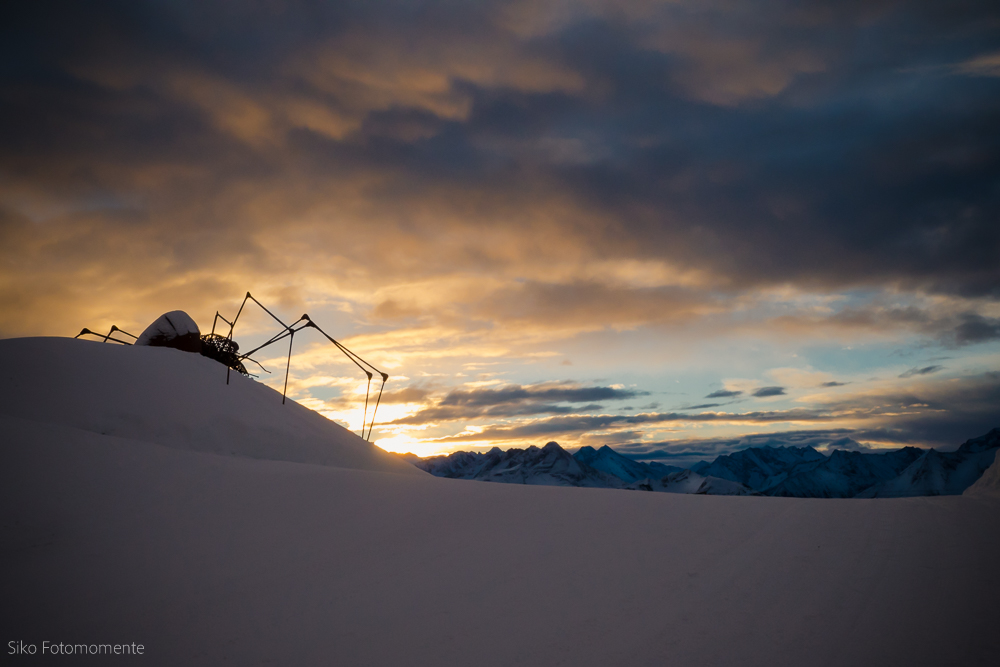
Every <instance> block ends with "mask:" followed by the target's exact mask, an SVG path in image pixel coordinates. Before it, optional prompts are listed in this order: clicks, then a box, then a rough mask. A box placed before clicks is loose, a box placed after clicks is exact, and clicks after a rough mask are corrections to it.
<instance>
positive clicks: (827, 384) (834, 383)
mask: <svg viewBox="0 0 1000 667" xmlns="http://www.w3.org/2000/svg"><path fill="white" fill-rule="evenodd" d="M847 384H849V383H848V382H837V381H836V380H831V381H830V382H824V383H822V384H821V385H820V386H821V387H843V386H844V385H847Z"/></svg>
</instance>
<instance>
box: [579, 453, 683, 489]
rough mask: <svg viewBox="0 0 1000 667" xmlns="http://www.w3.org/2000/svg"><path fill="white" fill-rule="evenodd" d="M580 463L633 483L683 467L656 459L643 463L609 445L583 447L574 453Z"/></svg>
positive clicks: (656, 477) (657, 477)
mask: <svg viewBox="0 0 1000 667" xmlns="http://www.w3.org/2000/svg"><path fill="white" fill-rule="evenodd" d="M573 458H575V459H576V460H577V461H579V462H580V463H585V464H587V465H588V466H590V467H591V468H596V469H597V470H601V471H603V472H606V473H608V474H609V475H614V476H615V477H617V478H618V479H620V480H622V481H624V482H628V483H632V482H638V481H639V480H643V479H660V478H661V477H663V476H665V475H669V474H670V473H672V472H680V471H681V470H683V468H679V467H677V466H668V465H664V464H662V463H658V462H656V461H653V462H650V463H643V462H641V461H633V460H632V459H630V458H628V457H626V456H622V455H621V454H619V453H618V452H616V451H615V450H613V449H611V448H610V447H608V446H607V445H604V446H603V447H601V448H600V449H594V448H593V447H581V448H580V449H579V450H577V451H576V452H575V453H574V454H573Z"/></svg>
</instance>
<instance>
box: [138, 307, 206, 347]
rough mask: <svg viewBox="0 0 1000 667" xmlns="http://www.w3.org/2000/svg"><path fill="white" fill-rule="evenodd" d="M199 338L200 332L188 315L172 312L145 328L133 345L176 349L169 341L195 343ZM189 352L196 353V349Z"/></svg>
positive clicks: (177, 311)
mask: <svg viewBox="0 0 1000 667" xmlns="http://www.w3.org/2000/svg"><path fill="white" fill-rule="evenodd" d="M199 336H201V332H200V331H199V330H198V325H197V324H195V322H194V320H193V319H191V316H190V315H188V314H187V313H185V312H184V311H183V310H172V311H170V312H169V313H164V314H163V315H160V316H159V317H158V318H156V319H155V320H154V321H153V323H152V324H150V325H149V326H148V327H146V328H145V329H144V330H143V332H142V333H141V334H139V338H138V339H137V340H136V341H135V344H136V345H170V346H171V347H177V345H175V344H172V343H171V341H175V340H177V339H181V340H190V341H191V342H192V343H197V341H198V339H199ZM189 351H197V348H192V349H191V350H189Z"/></svg>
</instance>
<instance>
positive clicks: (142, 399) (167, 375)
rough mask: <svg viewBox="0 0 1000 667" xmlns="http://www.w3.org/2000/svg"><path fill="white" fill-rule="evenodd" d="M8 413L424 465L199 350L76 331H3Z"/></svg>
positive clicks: (217, 446) (97, 428) (326, 457)
mask: <svg viewBox="0 0 1000 667" xmlns="http://www.w3.org/2000/svg"><path fill="white" fill-rule="evenodd" d="M0 385H2V387H3V389H2V391H3V400H2V401H0V414H7V415H12V416H16V417H20V418H22V419H29V420H33V421H37V422H43V423H50V424H59V425H61V426H69V427H72V428H77V429H82V430H84V431H91V432H93V433H98V434H102V435H111V436H117V437H120V438H129V439H133V440H143V441H145V442H151V443H155V444H158V445H165V446H167V447H174V448H178V449H191V450H197V451H201V452H212V453H215V454H226V455H232V456H245V457H249V458H257V459H280V460H283V461H297V462H300V463H318V464H321V465H330V466H338V467H342V468H358V469H362V470H384V471H391V472H398V473H405V474H414V475H424V473H423V472H421V471H419V470H417V469H416V468H414V467H413V466H412V465H410V464H408V463H406V462H404V461H401V460H400V459H399V458H398V457H396V456H393V455H391V454H388V453H387V452H385V451H383V450H381V449H379V448H377V447H375V446H373V445H371V444H370V443H367V442H365V441H364V439H362V438H360V437H359V436H357V435H355V434H354V433H351V432H350V431H348V430H347V429H345V428H343V427H342V426H340V425H338V424H335V423H334V422H332V421H330V420H329V419H326V418H325V417H323V416H322V415H319V414H317V413H316V412H313V411H312V410H309V409H308V408H305V407H303V406H301V405H299V404H298V403H295V402H294V401H287V402H286V403H285V404H284V405H282V403H281V395H280V394H279V393H277V392H276V391H274V390H273V389H271V388H270V387H267V386H266V385H263V384H261V383H259V382H255V381H254V380H251V379H250V378H247V377H244V376H242V375H240V374H239V373H230V374H229V384H228V385H227V384H226V367H225V366H223V365H221V364H219V363H218V362H215V361H212V360H211V359H208V358H206V357H203V356H201V355H199V354H192V353H190V352H182V351H180V350H175V349H172V348H167V347H144V346H136V345H133V346H125V345H115V344H111V343H100V342H93V341H85V340H76V339H69V338H16V339H11V340H0Z"/></svg>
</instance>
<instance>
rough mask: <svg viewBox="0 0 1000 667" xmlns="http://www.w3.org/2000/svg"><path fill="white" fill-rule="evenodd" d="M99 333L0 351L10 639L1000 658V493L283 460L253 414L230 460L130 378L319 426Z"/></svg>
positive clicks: (196, 418) (547, 660)
mask: <svg viewBox="0 0 1000 667" xmlns="http://www.w3.org/2000/svg"><path fill="white" fill-rule="evenodd" d="M78 343H79V345H74V346H72V347H66V346H64V345H63V342H62V341H20V342H18V341H0V365H3V366H7V367H8V368H7V370H6V371H5V375H4V377H3V384H2V385H0V386H2V387H3V389H2V391H3V395H2V399H3V400H2V404H3V411H4V412H5V413H6V414H5V415H0V433H3V438H2V440H0V475H2V478H0V502H2V505H0V506H2V507H3V508H4V514H3V517H2V521H0V571H2V572H3V576H2V577H0V596H2V599H3V601H4V604H3V605H0V627H2V628H4V631H5V633H6V635H7V641H9V640H12V639H13V640H16V639H20V640H23V641H25V642H34V643H37V644H39V645H40V643H41V641H42V640H43V639H47V640H48V641H56V642H60V641H61V642H112V643H126V642H139V643H142V644H144V646H145V647H146V652H145V655H143V656H141V657H139V658H135V659H133V660H129V659H127V658H117V657H116V658H115V660H114V662H115V663H116V664H118V663H120V664H142V665H219V664H233V665H261V664H280V665H352V666H354V665H416V666H421V665H434V666H435V667H437V666H440V665H477V666H480V665H481V666H486V667H489V666H492V665H497V666H500V665H504V666H506V665H539V666H543V665H559V664H563V665H574V666H575V665H580V666H588V665H601V666H604V665H649V666H654V665H655V666H657V667H660V666H662V665H670V666H672V667H684V666H687V665H713V666H714V665H720V666H727V665H734V666H735V665H740V666H748V667H754V666H757V665H760V666H762V667H763V666H766V667H778V666H783V665H789V666H792V665H794V666H799V665H815V666H819V667H823V666H831V667H833V666H841V665H906V666H908V667H910V666H913V667H920V666H923V665H928V666H930V665H934V666H938V665H963V666H977V665H993V664H995V659H996V656H997V655H998V654H1000V633H997V632H996V628H997V627H998V624H1000V606H998V605H997V604H996V600H997V598H998V594H1000V570H998V569H997V568H996V566H995V560H996V554H997V553H1000V499H995V498H990V497H986V498H979V497H962V496H950V497H940V498H901V499H886V500H881V501H878V502H872V501H860V500H809V499H798V498H760V497H756V498H746V497H725V496H694V495H682V494H668V493H641V492H636V491H625V490H610V489H586V488H560V487H552V486H523V485H510V484H482V483H478V482H470V481H463V480H450V479H440V478H436V477H432V476H430V475H425V474H423V473H419V474H410V475H401V474H391V473H387V472H381V471H373V470H359V469H348V468H344V467H333V466H332V465H315V464H304V463H290V462H286V461H278V460H263V457H260V456H253V453H254V451H253V449H248V450H243V449H242V448H240V447H239V446H238V443H239V442H240V441H241V440H242V439H243V438H246V437H251V438H252V436H253V434H252V433H251V432H250V431H248V430H247V429H246V428H242V427H241V428H237V427H236V426H233V428H236V429H237V431H236V433H234V434H230V435H228V436H227V435H226V432H225V429H224V428H222V427H221V426H219V427H217V430H216V431H215V434H216V436H215V437H217V438H224V439H227V442H229V443H231V444H229V445H227V446H226V447H225V448H222V449H223V451H222V453H223V454H224V455H218V454H212V453H205V452H204V451H195V450H196V449H198V447H195V446H188V447H181V446H178V444H177V442H176V441H175V440H172V438H175V437H180V435H179V434H181V433H184V432H186V433H187V436H188V437H189V438H192V439H193V440H194V441H199V438H201V435H200V430H201V429H202V428H203V427H204V425H205V424H204V421H203V420H204V416H203V415H202V413H201V412H199V410H196V409H193V408H192V406H191V404H189V403H186V402H184V401H179V402H177V403H171V404H170V406H169V407H168V406H164V405H161V404H160V403H159V402H158V401H159V397H160V394H161V392H159V391H152V392H150V394H149V395H146V396H145V397H141V396H140V397H137V398H134V399H133V398H128V395H129V394H130V393H141V392H142V391H146V390H144V389H142V388H143V387H144V386H147V385H152V386H155V387H161V386H162V387H164V388H166V389H177V388H179V387H178V386H177V384H178V383H179V382H180V380H179V379H178V378H177V377H174V375H173V374H174V373H175V372H176V373H178V374H179V376H178V377H180V376H182V375H186V374H190V373H194V374H195V375H194V376H193V377H192V378H190V379H188V380H186V381H185V382H184V383H183V386H184V388H185V389H186V390H187V391H189V392H192V393H194V394H195V395H197V396H200V397H203V398H209V397H210V398H212V399H213V400H214V401H215V406H214V410H215V416H216V417H217V418H218V419H220V420H222V422H223V423H225V424H229V425H237V424H240V423H244V422H241V420H245V419H252V420H253V422H252V423H253V424H255V425H256V426H259V427H268V428H271V429H272V432H275V433H290V432H292V431H293V430H294V429H292V427H291V424H292V422H295V421H298V420H305V421H308V420H309V419H310V418H309V417H307V416H306V414H307V411H305V410H304V408H300V409H298V410H295V411H286V412H284V413H279V412H271V411H270V409H269V408H266V407H265V403H264V402H262V403H260V404H259V405H258V404H257V403H253V404H252V405H250V406H248V407H246V406H243V405H241V404H240V403H239V402H235V401H234V402H231V401H228V400H225V399H223V398H222V397H224V396H225V394H223V393H222V391H223V390H231V389H232V388H233V386H230V387H228V388H226V387H225V385H224V381H225V378H224V375H225V373H224V371H220V370H219V369H218V367H217V365H216V364H214V362H212V361H210V360H207V359H204V358H202V357H197V356H195V355H189V357H190V358H191V359H192V361H197V364H195V365H190V366H189V365H187V364H188V362H187V361H186V360H184V359H186V357H182V356H180V355H183V354H185V353H182V352H177V351H174V350H165V349H147V350H146V352H148V353H154V352H155V353H157V354H146V353H143V354H141V355H139V356H133V353H134V352H135V351H134V350H132V349H131V348H125V347H120V346H115V347H112V346H111V345H102V344H100V343H83V342H81V341H78ZM12 344H13V345H14V347H15V350H14V351H13V352H11V348H10V346H11V345H12ZM60 350H71V351H72V354H70V353H69V352H66V353H65V354H62V353H60V352H59V351H60ZM105 350H115V352H113V353H112V352H105ZM18 355H21V356H24V357H29V356H30V358H27V359H25V360H23V361H19V360H16V359H14V357H17V356H18ZM121 355H124V356H121ZM73 356H82V357H85V358H86V360H87V361H81V360H79V359H77V360H73V359H72V358H71V357H73ZM119 356H121V358H123V359H128V360H129V363H131V362H132V361H139V362H140V364H139V366H140V367H141V368H142V371H141V372H137V373H135V374H134V375H133V374H132V372H131V371H129V372H125V371H123V370H122V369H120V368H117V365H116V364H112V365H111V367H112V369H117V370H113V372H109V377H110V378H111V379H110V380H108V379H102V378H101V376H100V372H99V371H100V370H101V368H102V367H106V366H107V362H108V361H109V360H111V359H116V358H118V357H119ZM12 362H13V363H21V368H22V369H23V370H24V371H25V372H27V371H31V372H37V373H41V374H42V376H44V377H45V378H46V379H45V388H46V389H47V390H48V391H49V392H50V393H51V394H52V395H51V396H48V395H46V393H45V391H43V390H41V389H39V390H37V393H35V394H34V397H33V398H22V393H23V392H25V391H29V390H31V391H36V390H34V389H32V387H33V386H34V384H36V383H37V382H39V380H38V379H37V378H35V379H33V378H31V377H29V376H23V375H21V374H20V373H19V374H12V373H11V372H10V370H9V364H11V363H12ZM204 364H208V366H203V365H204ZM50 366H52V367H54V368H53V370H51V371H47V370H46V369H48V368H49V367H50ZM175 366H178V367H182V368H183V369H184V370H176V371H175V369H174V367H175ZM200 368H204V369H205V372H204V373H202V372H201V371H200V370H198V369H200ZM80 373H83V375H82V376H80V375H79V374H80ZM220 376H222V377H220ZM126 379H131V381H135V382H138V389H139V390H140V392H133V391H130V389H129V387H128V385H121V384H116V383H121V382H123V381H124V380H126ZM217 380H221V382H222V384H221V385H218V384H216V381H217ZM244 383H245V384H237V385H234V386H236V387H242V386H245V387H253V386H259V385H254V384H253V383H252V382H251V381H247V380H245V379H244ZM264 389H266V388H264V387H260V391H261V396H267V397H268V399H269V400H270V399H274V398H276V394H275V393H274V392H271V391H270V390H267V392H266V393H265V392H264ZM239 391H243V392H244V393H242V394H239V396H240V397H241V400H247V401H251V402H253V401H255V400H256V398H255V397H256V394H255V393H254V391H256V390H253V391H251V390H250V389H246V390H239ZM167 394H168V395H170V394H169V392H167ZM123 400H125V402H127V403H129V405H132V406H133V407H136V406H140V405H141V404H142V402H143V401H146V402H147V403H149V405H148V409H149V412H151V413H155V414H157V415H159V417H158V419H165V418H166V417H167V416H171V417H172V418H173V419H174V420H175V421H176V424H175V425H174V426H173V428H172V429H167V430H168V432H169V433H168V434H169V435H170V437H166V436H164V435H163V434H159V435H156V434H152V435H151V434H147V433H143V429H146V428H149V429H153V430H156V429H164V428H166V427H165V426H163V425H162V424H159V422H157V421H156V419H153V418H151V417H143V418H142V419H143V421H142V422H141V423H135V422H129V420H130V419H134V418H136V415H135V413H132V412H129V411H128V410H126V411H122V409H121V408H120V403H121V402H122V401H123ZM276 403H277V405H278V406H279V407H280V400H278V401H276ZM285 407H286V408H287V407H288V406H285ZM14 408H16V410H14ZM258 411H260V412H261V414H260V415H258V416H254V417H248V413H250V414H254V413H256V412H258ZM282 415H284V416H282ZM74 420H76V421H80V420H86V423H85V424H84V425H83V426H81V425H80V424H73V423H70V422H71V421H74ZM286 420H287V421H286ZM81 423H82V422H81ZM311 424H312V422H309V425H306V426H303V427H302V429H303V430H304V431H308V430H310V429H312V428H313V426H312V425H311ZM95 425H100V428H85V427H84V426H89V427H93V426H95ZM101 428H104V429H109V428H110V429H112V430H113V431H114V432H113V433H111V432H105V433H102V432H101ZM126 433H128V434H129V435H125V434H126ZM153 435H156V438H159V439H161V440H163V441H164V442H163V444H164V445H166V446H161V445H158V444H151V442H153V441H154V437H152V436H153ZM199 447H200V445H199ZM225 450H231V451H225ZM285 451H286V450H285V449H284V446H283V443H280V441H279V442H276V443H272V445H271V448H270V449H269V450H268V453H270V454H272V456H271V458H275V457H278V456H281V455H282V454H283V453H284V452H285ZM289 451H295V450H294V449H292V450H289ZM401 465H405V464H401ZM387 469H389V468H387ZM19 659H20V658H12V659H10V660H9V662H10V663H11V664H15V662H16V661H17V660H19ZM23 661H24V662H25V663H26V664H27V663H31V664H35V663H37V664H48V663H49V662H58V663H59V664H64V663H65V664H70V662H71V663H72V664H74V665H87V664H99V665H103V664H109V662H111V661H109V660H107V659H106V658H105V659H103V660H92V661H91V660H88V659H86V658H84V659H79V658H71V659H67V658H65V657H63V658H59V659H57V660H56V661H44V660H28V659H24V660H23Z"/></svg>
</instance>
